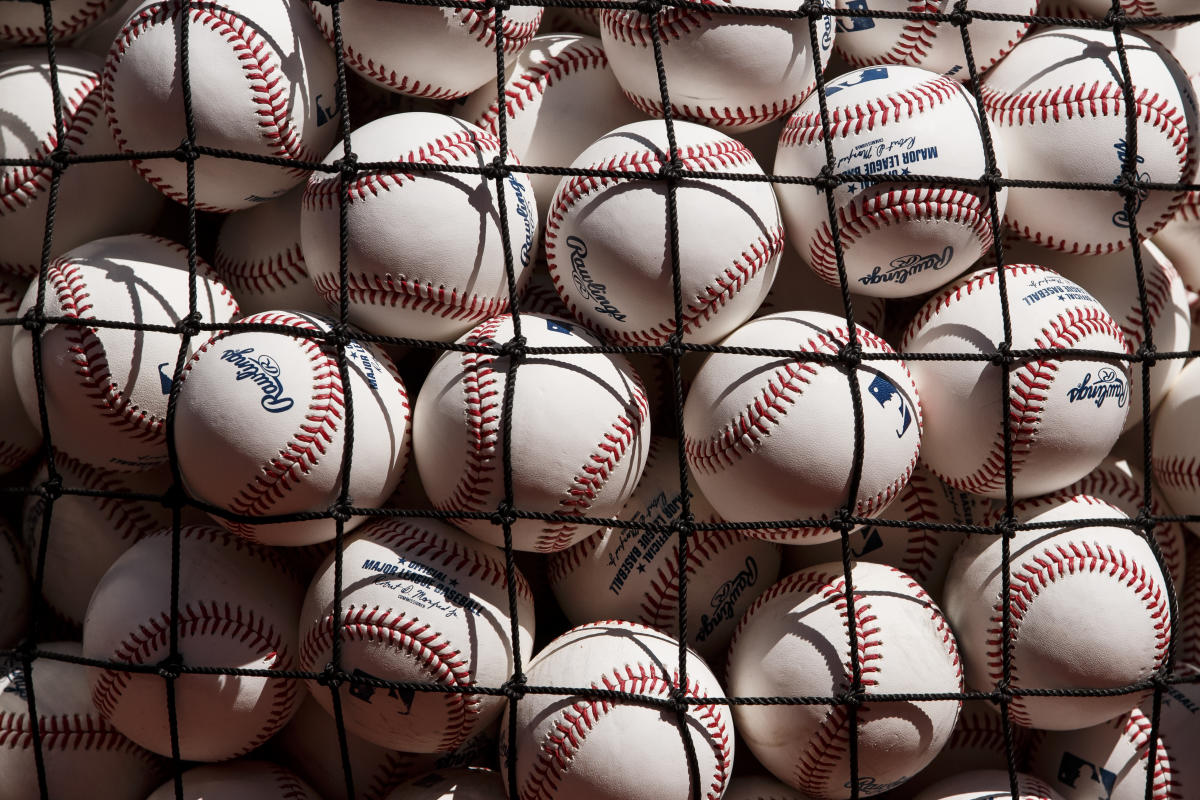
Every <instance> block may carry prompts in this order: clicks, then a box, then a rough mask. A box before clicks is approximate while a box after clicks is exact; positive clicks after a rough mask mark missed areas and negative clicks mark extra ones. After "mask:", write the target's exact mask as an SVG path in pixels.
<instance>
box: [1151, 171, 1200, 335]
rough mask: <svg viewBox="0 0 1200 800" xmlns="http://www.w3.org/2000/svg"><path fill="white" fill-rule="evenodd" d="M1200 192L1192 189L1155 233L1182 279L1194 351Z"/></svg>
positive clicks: (1199, 312) (1199, 291)
mask: <svg viewBox="0 0 1200 800" xmlns="http://www.w3.org/2000/svg"><path fill="white" fill-rule="evenodd" d="M1198 223H1200V192H1189V193H1188V196H1187V197H1186V198H1185V199H1184V201H1183V202H1182V203H1181V204H1180V205H1179V210H1178V211H1176V212H1175V216H1174V217H1172V219H1171V221H1170V222H1169V223H1167V225H1166V226H1165V227H1164V228H1163V229H1162V230H1160V231H1159V232H1158V233H1156V234H1155V235H1154V239H1153V241H1154V244H1155V246H1156V247H1158V249H1159V250H1160V251H1161V252H1162V254H1163V255H1164V256H1165V257H1166V258H1168V259H1169V260H1170V262H1171V266H1173V267H1175V271H1176V272H1178V273H1179V277H1180V278H1182V279H1183V285H1184V287H1185V288H1186V290H1187V298H1188V311H1189V313H1190V314H1191V324H1192V338H1191V341H1189V342H1188V345H1189V348H1190V349H1192V350H1196V349H1200V257H1197V253H1200V224H1198Z"/></svg>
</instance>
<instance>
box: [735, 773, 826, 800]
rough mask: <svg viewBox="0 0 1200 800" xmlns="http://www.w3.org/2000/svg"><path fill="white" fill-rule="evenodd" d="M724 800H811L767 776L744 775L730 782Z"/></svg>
mask: <svg viewBox="0 0 1200 800" xmlns="http://www.w3.org/2000/svg"><path fill="white" fill-rule="evenodd" d="M722 800H809V798H808V797H807V796H806V795H803V794H800V792H798V791H796V790H795V789H793V788H792V787H790V786H788V785H787V784H786V783H783V782H782V781H777V780H775V779H774V778H771V777H768V776H766V775H742V776H739V777H736V778H734V779H733V780H732V781H730V782H729V790H728V791H726V792H725V797H724V798H723V799H722Z"/></svg>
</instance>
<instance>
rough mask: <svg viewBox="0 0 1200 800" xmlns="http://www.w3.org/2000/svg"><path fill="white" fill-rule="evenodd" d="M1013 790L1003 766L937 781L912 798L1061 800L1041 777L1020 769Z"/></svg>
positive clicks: (931, 799) (963, 773)
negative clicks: (1001, 768) (1015, 794)
mask: <svg viewBox="0 0 1200 800" xmlns="http://www.w3.org/2000/svg"><path fill="white" fill-rule="evenodd" d="M1017 792H1018V794H1017V796H1016V797H1015V798H1014V797H1013V794H1012V788H1011V783H1010V781H1009V774H1008V771H1007V770H1000V769H981V770H974V771H971V772H960V773H959V774H957V775H955V776H954V777H952V778H947V779H946V780H944V781H939V782H938V783H936V784H934V785H933V786H931V787H929V788H928V789H926V790H925V791H923V792H921V793H920V794H919V795H917V796H916V797H915V798H914V800H1063V798H1061V797H1059V796H1058V794H1057V793H1056V792H1055V791H1054V790H1053V789H1051V788H1050V787H1049V786H1047V785H1046V784H1045V783H1043V782H1042V781H1041V780H1039V779H1038V778H1035V777H1033V776H1032V775H1026V774H1025V773H1023V772H1018V773H1017Z"/></svg>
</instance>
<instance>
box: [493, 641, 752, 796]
mask: <svg viewBox="0 0 1200 800" xmlns="http://www.w3.org/2000/svg"><path fill="white" fill-rule="evenodd" d="M678 664H679V643H678V642H677V641H676V640H675V639H672V638H671V637H670V636H667V635H666V634H664V633H659V632H658V631H655V630H654V629H652V628H647V627H645V626H644V625H638V624H636V623H632V622H620V621H605V622H596V623H591V624H588V625H580V626H578V627H576V628H572V629H570V630H569V631H567V632H566V633H564V634H562V635H561V636H559V637H558V638H556V639H554V640H553V641H552V642H550V643H549V644H547V645H546V647H545V649H543V650H542V651H541V652H540V653H538V654H537V657H536V658H534V659H533V661H531V662H530V663H529V665H528V667H527V668H526V670H525V674H526V677H527V679H528V681H529V684H530V685H532V686H552V687H553V686H560V687H563V694H561V695H553V694H529V695H526V696H525V697H524V698H523V699H522V700H521V701H520V702H519V703H517V704H516V705H515V709H516V711H515V714H516V719H515V720H514V721H513V722H512V724H515V725H516V733H517V736H516V742H517V751H516V754H515V757H514V760H515V763H516V775H515V779H516V785H517V792H518V796H519V797H538V798H545V800H567V798H587V800H663V798H668V797H687V796H689V791H690V790H691V788H692V787H691V786H690V781H689V777H688V766H687V757H686V754H685V750H684V743H683V740H682V736H681V733H680V730H679V728H678V727H676V722H675V715H674V714H673V713H671V712H669V711H668V712H664V711H662V710H659V709H656V708H653V707H647V706H642V705H637V704H632V703H628V702H616V701H611V700H601V699H597V698H591V697H581V696H579V695H573V694H570V693H569V689H570V688H575V687H579V688H583V687H589V688H593V689H601V690H604V689H607V690H612V691H618V692H630V693H633V694H638V695H644V696H648V697H652V698H658V699H662V700H666V699H668V698H669V697H670V696H671V693H672V692H673V691H675V690H680V691H683V692H685V693H686V694H687V696H688V697H690V698H697V699H703V698H721V697H724V692H723V691H722V690H721V686H720V684H718V682H717V679H716V677H715V676H714V675H713V674H712V671H711V670H710V669H709V668H708V667H707V666H706V665H705V664H704V662H703V661H701V660H700V658H699V657H698V656H696V655H695V654H691V655H689V657H688V660H687V684H686V685H681V684H680V682H679V677H678V676H679V673H678ZM513 708H514V706H509V710H508V711H506V713H505V715H504V717H503V718H502V720H501V723H500V726H501V728H500V729H501V730H502V731H503V730H505V729H506V728H505V726H506V725H508V724H510V721H509V714H510V713H513V712H512V709H513ZM686 717H687V726H686V727H687V735H688V736H689V737H691V743H692V748H693V750H694V752H695V754H696V766H697V770H698V778H699V781H700V786H699V787H698V788H697V791H698V792H699V793H700V794H701V795H702V796H705V797H708V798H720V797H721V796H722V794H724V792H725V788H726V786H727V785H728V784H729V778H730V771H731V770H732V768H733V755H734V739H733V720H732V719H731V717H730V712H729V707H728V706H726V705H722V704H718V703H711V704H708V703H697V704H688V706H687V711H686ZM500 769H501V773H503V774H504V779H505V781H507V780H508V777H507V770H508V743H507V740H506V739H504V738H503V737H502V738H501V745H500Z"/></svg>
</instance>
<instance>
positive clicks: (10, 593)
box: [0, 523, 30, 648]
mask: <svg viewBox="0 0 1200 800" xmlns="http://www.w3.org/2000/svg"><path fill="white" fill-rule="evenodd" d="M29 586H30V581H29V565H28V560H27V558H26V555H25V548H24V547H22V546H21V542H20V540H19V539H18V537H17V534H16V532H15V531H13V529H12V528H10V527H9V526H8V525H7V524H3V523H0V647H5V648H7V647H13V646H15V645H17V644H18V643H19V642H20V641H21V640H22V639H24V638H25V629H26V627H27V626H28V625H29V596H30V588H29Z"/></svg>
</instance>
